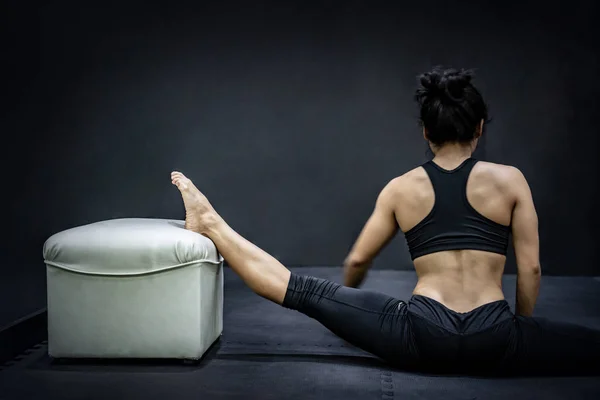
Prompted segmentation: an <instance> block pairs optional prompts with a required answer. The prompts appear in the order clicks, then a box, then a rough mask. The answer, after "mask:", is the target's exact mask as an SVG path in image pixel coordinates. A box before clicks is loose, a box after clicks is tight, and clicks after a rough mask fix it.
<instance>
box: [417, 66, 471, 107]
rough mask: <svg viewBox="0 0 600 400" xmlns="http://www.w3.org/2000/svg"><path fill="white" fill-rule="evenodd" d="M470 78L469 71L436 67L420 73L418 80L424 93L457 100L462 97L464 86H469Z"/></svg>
mask: <svg viewBox="0 0 600 400" xmlns="http://www.w3.org/2000/svg"><path fill="white" fill-rule="evenodd" d="M471 79H473V73H472V72H471V71H467V70H464V69H461V70H457V69H444V68H442V67H436V68H434V69H433V71H431V72H427V73H425V74H423V75H421V76H420V79H419V80H420V82H421V86H422V87H423V89H424V91H425V93H424V94H425V95H427V96H440V97H446V98H448V99H449V100H452V101H459V100H461V99H462V98H463V97H464V93H465V88H466V87H467V86H469V84H470V83H471Z"/></svg>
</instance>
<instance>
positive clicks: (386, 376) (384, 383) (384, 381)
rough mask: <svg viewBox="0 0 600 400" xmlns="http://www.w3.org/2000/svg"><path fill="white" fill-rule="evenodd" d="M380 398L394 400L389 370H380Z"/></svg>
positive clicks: (392, 383)
mask: <svg viewBox="0 0 600 400" xmlns="http://www.w3.org/2000/svg"><path fill="white" fill-rule="evenodd" d="M381 400H394V380H393V379H392V373H391V372H390V371H381Z"/></svg>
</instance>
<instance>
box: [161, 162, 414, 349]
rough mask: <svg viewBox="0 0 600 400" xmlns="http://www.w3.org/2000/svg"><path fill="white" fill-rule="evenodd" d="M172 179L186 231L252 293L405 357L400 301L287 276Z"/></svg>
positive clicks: (366, 345)
mask: <svg viewBox="0 0 600 400" xmlns="http://www.w3.org/2000/svg"><path fill="white" fill-rule="evenodd" d="M172 180H173V184H175V185H176V186H177V187H178V188H179V190H180V191H181V193H182V197H183V201H184V203H185V208H186V228H187V229H190V230H193V231H195V232H198V233H201V234H203V235H205V236H207V237H208V238H210V239H211V240H212V241H213V242H214V243H215V245H216V247H217V249H218V250H219V252H220V253H221V255H222V256H223V258H225V260H227V263H228V264H229V266H230V267H231V268H232V269H233V270H234V272H235V273H236V274H237V275H239V276H240V278H242V280H243V281H244V282H245V283H246V285H248V286H249V287H250V288H251V289H252V290H253V291H254V292H256V293H257V294H259V295H260V296H262V297H265V298H267V299H269V300H271V301H273V302H275V303H277V304H280V305H283V306H284V307H286V308H290V309H294V310H297V311H299V312H301V313H303V314H305V315H307V316H309V317H311V318H314V319H315V320H317V321H319V322H320V323H322V324H323V325H324V326H325V327H326V328H328V329H330V330H331V331H332V332H333V333H335V334H336V335H338V336H340V337H341V338H342V339H344V340H346V341H348V342H350V343H352V344H353V345H355V346H357V347H359V348H362V349H363V350H366V351H368V352H371V353H373V354H375V355H377V356H379V357H381V358H383V359H386V360H388V361H393V359H397V358H403V357H402V354H406V353H407V349H409V348H410V344H409V340H410V336H411V335H409V334H408V333H407V332H408V331H407V330H408V329H409V327H408V325H407V324H406V323H405V319H406V304H405V303H404V302H402V301H400V300H397V299H394V298H392V297H390V296H386V295H384V294H381V293H376V292H371V291H366V290H359V289H352V288H348V287H344V286H341V285H339V284H336V283H333V282H329V281H326V280H323V279H319V278H313V277H301V276H298V275H293V274H291V272H290V271H289V270H288V269H287V268H285V267H284V266H283V265H282V264H281V263H280V262H279V261H277V260H276V259H275V258H273V257H272V256H271V255H269V254H268V253H267V252H265V251H263V250H261V249H260V248H259V247H257V246H255V245H254V244H252V243H251V242H249V241H248V240H246V239H244V238H243V237H242V236H241V235H239V234H238V233H237V232H235V231H234V230H233V229H232V228H231V227H230V226H229V225H228V224H227V223H226V222H225V221H224V220H223V219H222V218H221V217H220V216H219V215H218V214H217V213H216V211H215V210H214V209H213V207H212V206H211V205H210V203H209V202H208V200H207V199H206V197H205V196H204V195H202V193H200V191H199V190H198V189H197V188H196V187H195V186H194V185H193V183H192V182H191V181H190V180H189V179H188V178H186V177H185V176H184V175H183V174H181V173H178V172H175V173H173V174H172ZM404 361H406V359H405V360H404Z"/></svg>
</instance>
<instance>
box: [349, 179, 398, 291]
mask: <svg viewBox="0 0 600 400" xmlns="http://www.w3.org/2000/svg"><path fill="white" fill-rule="evenodd" d="M395 186H396V183H395V181H392V182H390V183H389V184H388V185H387V186H386V187H385V188H384V189H383V190H382V191H381V193H380V194H379V197H378V198H377V203H376V204H375V209H374V210H373V214H371V217H370V218H369V220H368V221H367V223H366V224H365V226H364V228H363V230H362V232H361V233H360V235H359V237H358V239H357V240H356V243H355V244H354V246H353V247H352V250H351V251H350V254H348V257H346V260H345V262H344V285H345V286H349V287H358V286H359V285H360V284H361V283H362V282H363V280H364V278H365V276H366V275H367V271H368V269H369V268H370V267H371V263H372V262H373V259H374V258H375V257H376V256H377V254H379V252H380V251H381V250H382V249H383V248H384V247H385V245H387V244H388V243H389V242H390V240H391V239H392V238H393V237H394V236H395V235H396V233H397V232H398V223H397V222H396V217H395V214H394V209H395V202H396V195H395V190H396V187H395Z"/></svg>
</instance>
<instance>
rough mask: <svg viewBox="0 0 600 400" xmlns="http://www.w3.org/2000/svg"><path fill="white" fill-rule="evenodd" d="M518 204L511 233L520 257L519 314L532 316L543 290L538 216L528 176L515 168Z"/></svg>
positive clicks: (517, 255)
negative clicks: (541, 286)
mask: <svg viewBox="0 0 600 400" xmlns="http://www.w3.org/2000/svg"><path fill="white" fill-rule="evenodd" d="M512 175H513V176H512V179H511V183H512V185H511V186H512V188H513V190H514V195H515V206H514V209H513V213H512V234H513V245H514V248H515V256H516V260H517V299H516V310H515V312H516V314H517V315H523V316H531V315H532V314H533V308H534V306H535V303H536V301H537V297H538V293H539V290H540V281H541V275H542V273H541V271H542V270H541V267H540V240H539V234H538V217H537V212H536V210H535V205H534V203H533V196H532V194H531V189H530V188H529V184H528V183H527V180H526V179H525V177H524V176H523V174H522V173H521V171H519V170H518V169H516V168H513V169H512Z"/></svg>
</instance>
